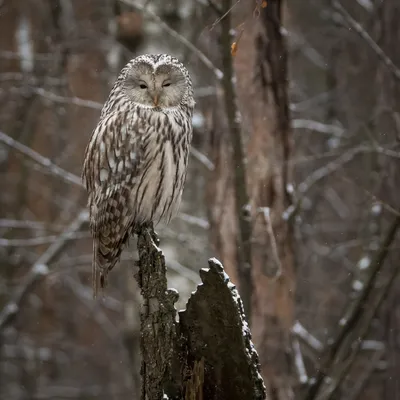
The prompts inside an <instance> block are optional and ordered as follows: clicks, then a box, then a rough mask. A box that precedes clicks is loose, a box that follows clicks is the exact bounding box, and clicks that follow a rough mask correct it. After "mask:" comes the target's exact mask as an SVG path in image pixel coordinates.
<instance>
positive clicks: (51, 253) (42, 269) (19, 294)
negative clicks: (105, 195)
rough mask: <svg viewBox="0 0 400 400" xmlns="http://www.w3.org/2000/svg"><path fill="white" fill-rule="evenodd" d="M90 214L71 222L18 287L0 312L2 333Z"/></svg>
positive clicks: (0, 330) (80, 216)
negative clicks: (51, 263)
mask: <svg viewBox="0 0 400 400" xmlns="http://www.w3.org/2000/svg"><path fill="white" fill-rule="evenodd" d="M88 218H89V216H88V212H87V211H86V210H83V211H81V212H80V213H79V215H78V216H77V217H76V218H75V219H74V220H73V221H72V222H71V224H70V225H69V227H68V228H67V229H66V230H65V231H64V232H63V233H62V234H61V235H60V236H59V240H58V241H57V242H54V243H53V244H51V245H50V246H49V247H48V249H47V250H46V251H45V252H44V253H43V254H42V255H41V256H40V257H39V258H38V260H37V261H36V262H35V263H34V264H33V265H32V267H31V268H30V270H29V273H28V274H27V275H26V277H25V278H24V282H23V283H22V284H21V286H20V287H18V288H17V289H16V291H15V293H14V295H13V296H12V300H11V301H9V302H8V303H7V304H6V305H5V306H4V307H3V309H2V310H1V312H0V332H2V331H3V330H4V329H5V328H6V327H7V326H8V325H9V324H10V323H11V322H12V321H13V319H14V318H15V317H16V316H17V314H18V312H19V311H20V308H21V304H22V302H23V301H24V299H25V298H26V296H27V295H28V294H29V293H30V291H31V290H32V288H33V287H34V285H35V284H36V283H37V282H38V281H39V280H40V279H41V278H42V277H44V276H46V275H47V274H48V273H49V267H48V264H49V263H50V262H51V261H52V260H53V258H54V257H55V256H56V255H57V254H58V253H59V252H60V251H61V250H62V249H63V248H64V246H65V245H66V244H67V243H68V240H69V239H70V237H71V236H73V235H74V234H75V232H77V231H78V230H79V229H80V228H81V227H82V225H83V224H84V223H85V222H87V221H88Z"/></svg>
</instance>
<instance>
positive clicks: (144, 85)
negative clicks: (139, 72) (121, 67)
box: [139, 83, 147, 89]
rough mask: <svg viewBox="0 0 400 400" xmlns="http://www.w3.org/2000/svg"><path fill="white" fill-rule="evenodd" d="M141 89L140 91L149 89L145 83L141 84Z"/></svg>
mask: <svg viewBox="0 0 400 400" xmlns="http://www.w3.org/2000/svg"><path fill="white" fill-rule="evenodd" d="M139 87H140V89H147V85H146V84H144V83H141V84H140V85H139Z"/></svg>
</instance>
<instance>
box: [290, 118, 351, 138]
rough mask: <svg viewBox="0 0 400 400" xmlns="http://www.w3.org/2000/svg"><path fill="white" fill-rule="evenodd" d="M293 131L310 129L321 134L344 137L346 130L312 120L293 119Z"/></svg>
mask: <svg viewBox="0 0 400 400" xmlns="http://www.w3.org/2000/svg"><path fill="white" fill-rule="evenodd" d="M292 128H293V129H309V130H310V131H316V132H320V133H327V134H329V135H334V136H339V137H341V136H343V133H344V129H343V128H341V127H339V126H336V125H328V124H324V123H322V122H318V121H313V120H311V119H293V120H292Z"/></svg>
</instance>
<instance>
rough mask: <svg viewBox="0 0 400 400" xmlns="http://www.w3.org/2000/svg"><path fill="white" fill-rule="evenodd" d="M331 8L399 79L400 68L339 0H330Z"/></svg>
mask: <svg viewBox="0 0 400 400" xmlns="http://www.w3.org/2000/svg"><path fill="white" fill-rule="evenodd" d="M332 6H333V8H334V9H335V10H336V11H337V12H339V13H340V14H341V15H342V17H343V18H344V19H345V21H346V22H347V24H348V25H349V26H350V27H351V28H352V29H354V30H355V31H356V32H357V33H358V34H359V35H360V36H361V37H362V38H363V39H364V40H365V41H366V42H367V44H368V45H369V47H371V49H372V50H373V51H374V52H375V54H376V55H377V56H378V57H379V58H380V59H381V61H383V64H384V65H385V66H386V68H387V69H388V70H389V72H391V73H392V75H393V76H394V77H395V78H396V79H398V80H400V68H398V67H397V66H396V65H395V64H394V63H393V61H392V60H391V59H390V58H389V57H388V56H387V55H386V53H385V52H384V51H383V50H382V49H381V48H380V47H379V46H378V45H377V44H376V42H375V41H374V39H372V37H371V36H370V35H369V34H368V33H367V32H366V30H365V29H364V28H363V27H362V26H361V25H360V24H359V23H358V22H357V21H356V20H355V19H354V18H353V17H352V16H351V15H350V14H349V13H348V12H347V10H346V9H345V8H344V7H343V6H342V5H341V4H340V2H339V1H337V0H333V1H332Z"/></svg>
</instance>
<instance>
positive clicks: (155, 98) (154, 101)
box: [153, 94, 158, 107]
mask: <svg viewBox="0 0 400 400" xmlns="http://www.w3.org/2000/svg"><path fill="white" fill-rule="evenodd" d="M153 103H154V105H155V106H156V107H157V106H158V94H156V95H154V97H153Z"/></svg>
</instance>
